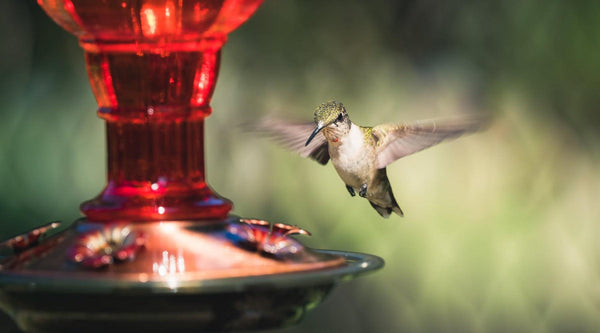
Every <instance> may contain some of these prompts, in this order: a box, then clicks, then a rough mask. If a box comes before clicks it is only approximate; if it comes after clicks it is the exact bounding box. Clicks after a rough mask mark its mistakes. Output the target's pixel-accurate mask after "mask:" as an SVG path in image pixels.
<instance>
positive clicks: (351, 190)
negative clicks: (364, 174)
mask: <svg viewBox="0 0 600 333" xmlns="http://www.w3.org/2000/svg"><path fill="white" fill-rule="evenodd" d="M346 189H347V190H348V193H350V196H355V195H356V193H354V189H353V188H352V186H349V185H346Z"/></svg>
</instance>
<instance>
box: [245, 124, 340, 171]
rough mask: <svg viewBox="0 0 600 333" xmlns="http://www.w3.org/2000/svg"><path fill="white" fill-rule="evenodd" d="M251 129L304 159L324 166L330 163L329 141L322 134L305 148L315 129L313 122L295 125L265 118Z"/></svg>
mask: <svg viewBox="0 0 600 333" xmlns="http://www.w3.org/2000/svg"><path fill="white" fill-rule="evenodd" d="M251 128H252V129H254V130H255V131H257V132H260V133H262V134H264V135H265V136H267V137H269V138H271V139H273V140H274V141H275V142H277V143H279V144H280V145H282V146H283V147H285V148H287V149H289V150H291V151H294V152H296V153H298V154H300V156H302V157H305V158H306V157H309V158H311V159H313V160H315V161H317V162H319V163H320V164H323V165H325V164H327V162H328V161H329V149H328V145H327V139H325V136H324V135H323V134H322V133H318V134H317V135H316V136H315V137H314V138H313V140H312V141H311V142H310V143H309V144H308V146H304V144H305V143H306V140H307V139H308V137H309V136H310V135H311V133H312V132H313V131H314V129H315V124H314V123H313V122H310V123H308V122H307V123H295V122H290V121H285V120H280V119H275V118H265V119H263V120H261V121H260V122H258V123H255V124H253V125H252V126H251Z"/></svg>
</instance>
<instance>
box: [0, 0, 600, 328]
mask: <svg viewBox="0 0 600 333" xmlns="http://www.w3.org/2000/svg"><path fill="white" fill-rule="evenodd" d="M0 9H1V10H0V43H1V45H2V47H1V48H0V74H1V78H2V79H1V80H0V88H1V89H0V102H2V108H0V116H1V119H2V121H1V122H0V184H1V185H2V186H1V187H0V221H2V224H1V227H0V236H1V238H6V237H8V236H9V235H10V234H14V233H16V232H19V231H23V230H26V229H28V228H31V227H33V226H37V225H40V224H42V223H45V222H46V221H48V220H63V221H72V220H74V219H75V218H77V217H78V212H77V208H76V207H77V205H78V204H79V202H81V201H83V200H84V199H87V198H90V197H92V196H94V195H95V194H97V193H98V192H99V191H100V190H101V188H102V186H103V185H104V172H105V166H104V163H105V153H104V133H103V124H102V121H100V120H99V119H97V118H96V116H95V114H94V112H93V111H94V107H95V101H94V99H93V96H92V94H91V91H90V89H89V85H88V83H87V77H86V73H85V70H84V63H83V57H82V56H81V54H82V51H81V50H80V49H79V47H78V46H77V41H76V40H75V38H73V37H71V36H69V35H68V34H67V33H65V32H64V31H62V30H61V29H60V28H59V27H57V26H56V25H55V24H54V23H53V22H51V21H50V20H49V19H48V18H47V17H46V16H45V15H44V13H43V12H42V11H41V10H40V9H39V8H37V7H36V4H35V3H34V2H33V1H21V0H9V1H4V2H2V3H1V4H0ZM599 40H600V2H594V1H582V2H575V1H557V0H548V1H542V0H532V1H491V0H483V1H457V0H451V1H445V2H440V1H431V0H425V1H414V0H409V1H401V2H400V1H396V2H394V1H383V0H376V1H348V0H346V1H341V0H332V1H327V2H324V1H316V0H312V1H310V0H278V1H274V0H267V1H266V3H265V4H264V6H263V7H262V8H261V9H260V10H259V12H258V13H257V14H256V16H255V17H253V18H252V19H251V20H250V21H249V22H248V23H247V24H245V25H244V26H243V27H242V28H240V29H239V30H238V31H236V32H235V33H233V34H232V35H231V36H230V40H229V43H228V45H226V46H225V49H224V51H223V61H222V67H221V74H220V78H219V82H218V85H217V90H216V92H215V96H214V99H213V103H212V105H213V107H214V110H215V112H214V114H213V115H212V116H211V117H210V118H209V119H208V120H207V131H206V137H207V148H206V150H207V158H206V161H207V169H208V173H207V176H208V180H209V181H210V183H211V184H212V185H213V187H214V188H215V189H216V190H217V191H218V192H219V193H221V194H223V195H224V196H226V197H228V198H230V199H232V200H233V201H234V202H235V204H236V208H235V213H236V214H239V215H244V216H254V217H263V218H266V219H269V220H271V221H284V222H288V223H292V224H298V225H300V226H302V227H305V228H306V229H308V230H310V231H312V233H313V235H314V236H313V237H311V238H309V239H303V241H305V242H306V243H307V244H309V245H311V246H314V247H319V248H336V249H343V250H351V251H361V252H368V253H374V254H377V255H380V256H382V257H383V258H384V259H385V260H386V262H387V266H386V268H385V269H384V270H382V271H380V272H378V273H376V274H374V275H372V276H369V277H365V278H361V279H358V280H356V281H353V282H351V283H348V284H346V285H342V286H340V287H339V288H337V289H336V290H335V291H334V292H333V294H332V295H331V296H330V298H329V299H328V300H326V301H325V303H324V304H322V305H321V306H320V307H319V308H318V309H317V310H315V311H313V312H311V313H310V314H309V315H308V316H307V318H306V320H305V321H303V322H302V324H301V325H299V326H298V327H294V328H289V329H285V330H282V332H289V333H292V332H331V331H334V332H340V331H343V332H398V331H402V332H404V331H406V332H439V331H460V332H496V331H497V332H506V331H509V332H563V331H579V332H587V331H589V332H591V331H597V330H599V329H600V288H599V287H598V286H600V243H599V242H598V241H597V240H596V237H597V235H599V234H600V226H599V225H598V221H600V209H599V208H598V202H600V170H599V169H598V167H597V164H598V158H599V152H600V149H599V148H598V147H597V144H596V142H597V140H598V139H599V137H598V136H599V134H600V133H599V131H598V128H600V113H599V112H598V110H597V106H598V105H599V104H600V97H599V96H600V94H598V90H599V88H600V43H598V41H599ZM331 98H336V99H338V100H340V101H342V102H344V104H345V105H346V106H347V107H348V110H349V112H350V115H351V117H352V119H353V120H354V121H355V122H357V123H360V124H365V125H372V124H376V123H381V122H391V121H400V120H415V119H419V118H431V117H436V116H444V115H451V114H459V113H462V112H489V113H493V114H494V115H495V121H494V124H493V125H492V126H491V127H490V129H489V130H488V131H486V132H484V133H480V134H477V135H473V136H470V137H466V138H461V139H459V140H457V141H455V142H452V143H448V144H444V145H441V146H439V147H436V148H432V149H431V150H428V151H425V152H422V153H419V154H417V155H415V156H411V157H407V158H405V159H403V160H401V161H400V162H397V163H396V164H394V165H392V166H391V167H389V168H388V174H389V177H390V180H391V182H392V185H393V186H394V188H395V193H396V197H397V199H398V202H399V203H400V206H401V207H402V208H403V209H404V211H405V212H406V213H407V214H406V217H405V218H404V219H400V218H397V217H392V218H391V219H390V220H389V221H388V220H382V219H381V218H379V216H378V215H377V214H376V213H375V211H373V210H372V209H371V208H370V206H369V205H368V203H367V202H366V201H364V200H359V199H357V198H350V197H349V196H348V194H347V193H346V190H345V188H344V186H343V184H342V182H341V181H340V180H339V179H338V178H337V175H336V174H335V171H334V170H333V168H332V167H331V166H326V167H321V166H319V165H317V164H315V163H314V162H312V161H309V160H301V159H300V158H299V157H297V156H295V155H293V154H291V153H288V152H285V151H283V150H282V149H280V148H278V147H275V146H274V145H273V144H271V143H270V142H267V141H263V140H260V139H255V138H252V137H249V136H248V134H245V133H240V131H239V130H238V129H237V128H236V127H235V126H236V125H237V124H239V123H241V122H243V121H246V120H249V119H252V118H254V117H259V116H264V115H267V114H276V115H279V116H288V117H292V118H297V119H310V118H311V114H312V110H313V108H314V107H315V106H316V105H318V104H319V103H321V102H323V101H326V100H329V99H331ZM226 129H230V130H228V131H226ZM240 184H242V185H240Z"/></svg>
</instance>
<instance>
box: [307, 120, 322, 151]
mask: <svg viewBox="0 0 600 333" xmlns="http://www.w3.org/2000/svg"><path fill="white" fill-rule="evenodd" d="M323 127H325V126H324V125H323V123H321V122H320V123H318V124H317V128H315V130H314V131H313V132H312V134H311V135H310V136H309V137H308V140H306V143H305V144H304V147H306V146H308V144H309V143H310V142H311V141H312V139H313V138H314V137H315V135H317V134H318V133H319V132H320V131H321V130H322V129H323Z"/></svg>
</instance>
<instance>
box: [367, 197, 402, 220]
mask: <svg viewBox="0 0 600 333" xmlns="http://www.w3.org/2000/svg"><path fill="white" fill-rule="evenodd" d="M369 203H370V204H371V206H372V207H373V208H375V210H376V211H377V213H379V215H381V216H382V217H383V218H386V219H387V218H389V217H390V215H391V214H392V212H394V213H396V214H398V215H400V216H401V217H402V216H404V212H402V209H400V206H398V204H397V203H396V200H394V201H393V202H392V206H391V207H382V206H379V205H376V204H374V203H373V202H371V201H369Z"/></svg>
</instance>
